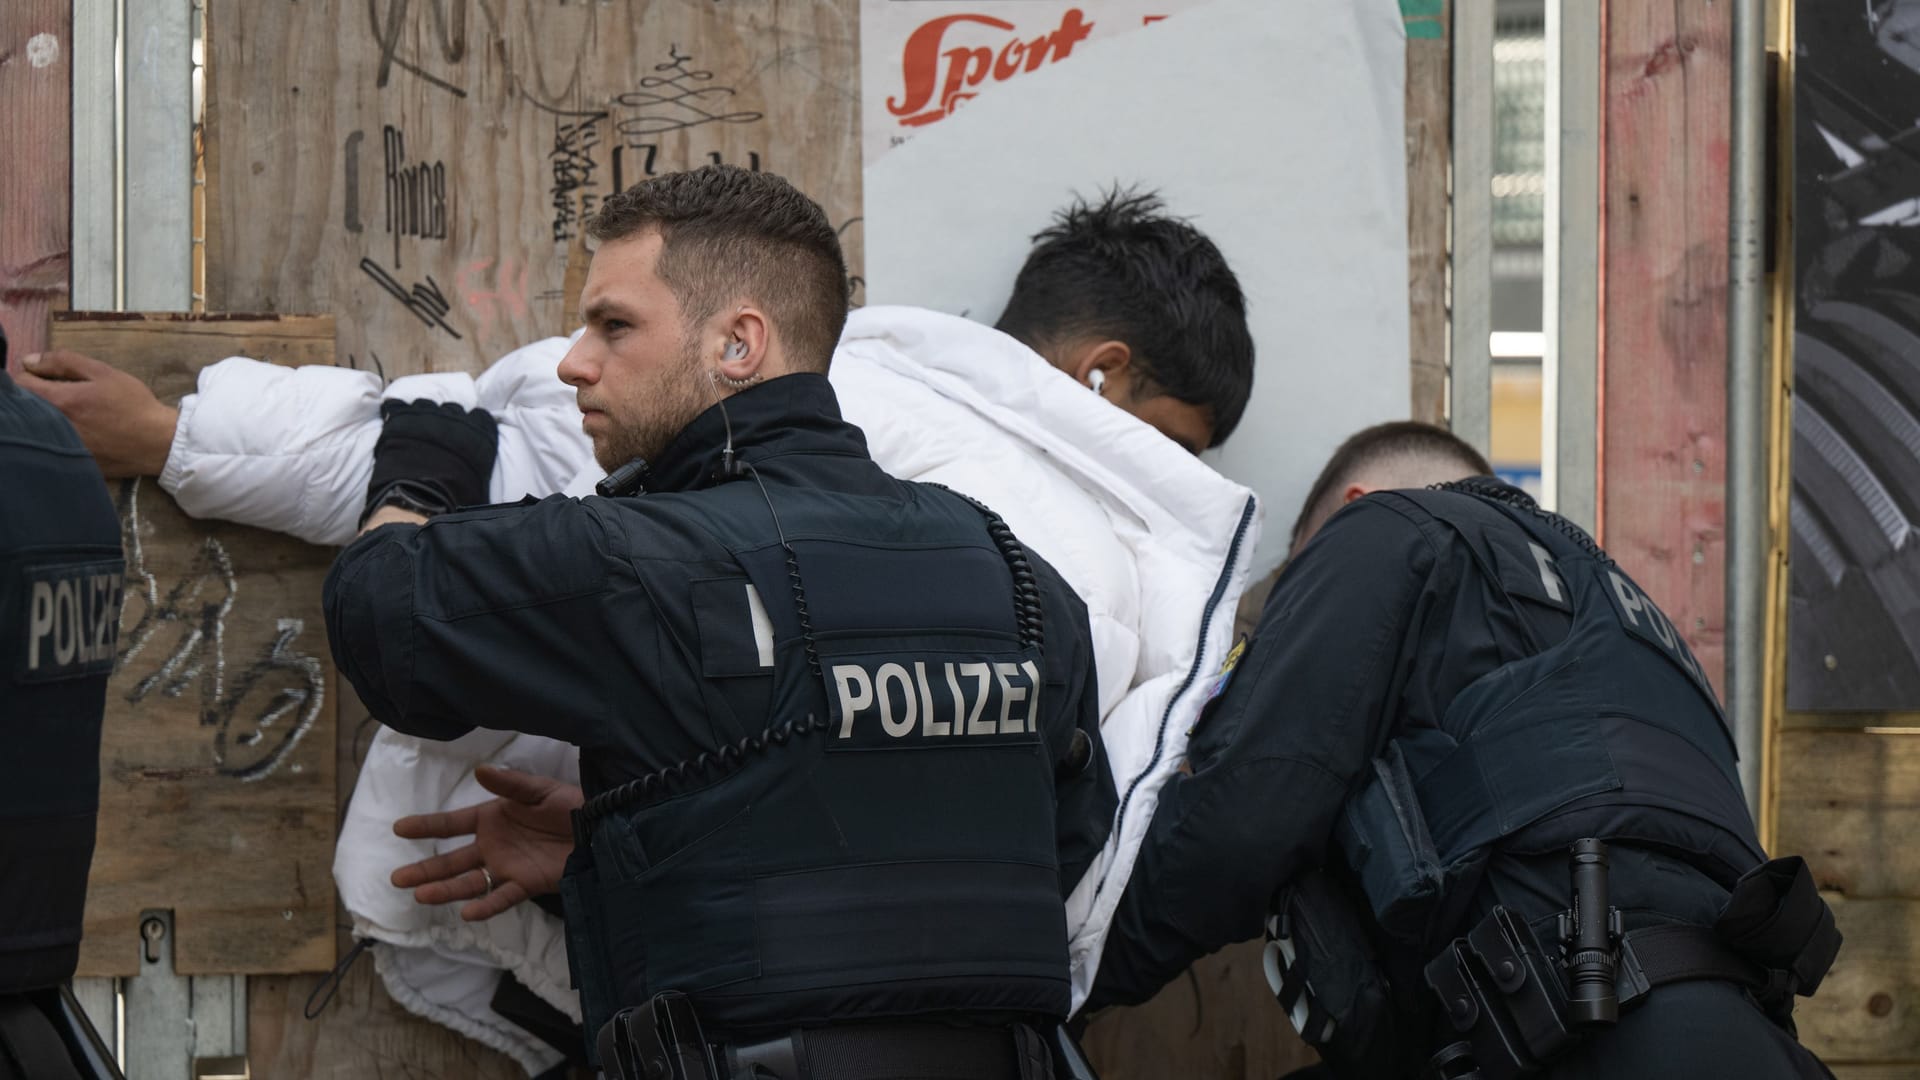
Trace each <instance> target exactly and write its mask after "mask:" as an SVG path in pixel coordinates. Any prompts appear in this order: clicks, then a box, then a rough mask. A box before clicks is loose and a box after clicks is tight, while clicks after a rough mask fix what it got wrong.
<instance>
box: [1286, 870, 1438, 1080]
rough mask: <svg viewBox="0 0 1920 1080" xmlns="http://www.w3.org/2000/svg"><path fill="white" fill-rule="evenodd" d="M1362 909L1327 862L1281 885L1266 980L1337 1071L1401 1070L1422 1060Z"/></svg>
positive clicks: (1387, 1072) (1302, 1031) (1343, 1074)
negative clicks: (1401, 1031) (1407, 1045)
mask: <svg viewBox="0 0 1920 1080" xmlns="http://www.w3.org/2000/svg"><path fill="white" fill-rule="evenodd" d="M1359 910H1360V908H1359V906H1358V902H1357V899H1356V898H1355V897H1353V896H1351V895H1349V893H1348V891H1347V890H1346V889H1345V888H1343V887H1342V886H1341V884H1340V882H1339V881H1338V880H1337V879H1335V878H1334V877H1333V876H1332V875H1331V874H1330V873H1328V872H1327V871H1326V870H1323V869H1322V870H1314V871H1312V872H1310V873H1307V874H1304V875H1302V876H1301V877H1300V878H1299V879H1298V880H1296V881H1295V882H1293V883H1292V884H1290V885H1288V886H1287V887H1286V888H1285V889H1283V890H1281V893H1280V896H1279V898H1278V899H1277V900H1276V901H1275V904H1274V914H1273V916H1272V917H1271V918H1270V919H1269V920H1268V925H1267V949H1266V956H1265V967H1266V973H1267V985H1268V986H1269V987H1270V988H1271V989H1272V990H1273V994H1274V999H1275V1000H1276V1001H1278V1002H1279V1003H1280V1007H1281V1009H1283V1010H1285V1011H1286V1013H1287V1017H1288V1019H1289V1020H1290V1021H1291V1022H1292V1023H1293V1027H1294V1030H1296V1031H1298V1032H1299V1033H1300V1037H1301V1039H1303V1040H1304V1041H1305V1042H1306V1043H1307V1044H1308V1045H1310V1046H1312V1047H1313V1048H1314V1049H1315V1050H1317V1051H1319V1053H1320V1057H1321V1060H1323V1061H1324V1062H1326V1064H1327V1066H1328V1067H1329V1068H1330V1069H1331V1070H1332V1071H1333V1072H1334V1074H1335V1075H1337V1076H1341V1077H1382V1076H1394V1075H1400V1074H1401V1072H1402V1070H1403V1068H1404V1067H1405V1066H1407V1065H1410V1064H1417V1059H1415V1060H1414V1061H1406V1060H1404V1058H1405V1057H1406V1055H1405V1051H1404V1048H1403V1046H1402V1042H1403V1040H1401V1039H1400V1038H1398V1037H1397V1033H1396V1030H1395V1028H1396V1025H1395V1019H1394V1018H1395V1007H1394V1005H1395V1003H1394V1001H1393V1000H1392V991H1391V987H1390V985H1389V981H1388V978H1387V976H1386V974H1385V972H1383V971H1382V970H1381V968H1380V965H1379V964H1378V963H1377V962H1376V960H1375V954H1374V946H1373V943H1372V941H1371V940H1370V939H1369V938H1368V936H1367V933H1366V931H1365V929H1364V928H1363V927H1362V926H1361V923H1360V919H1359V916H1358V914H1357V913H1358V911H1359Z"/></svg>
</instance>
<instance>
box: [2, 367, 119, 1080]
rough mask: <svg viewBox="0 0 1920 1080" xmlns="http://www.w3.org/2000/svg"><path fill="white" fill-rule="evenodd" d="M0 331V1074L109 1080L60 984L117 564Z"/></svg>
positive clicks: (93, 475) (75, 895)
mask: <svg viewBox="0 0 1920 1080" xmlns="http://www.w3.org/2000/svg"><path fill="white" fill-rule="evenodd" d="M6 357H7V347H6V335H5V334H4V333H3V332H0V478H4V479H3V480H0V730H4V731H5V733H6V753H5V754H0V1080H15V1078H31V1080H62V1078H67V1077H89V1078H92V1077H116V1078H117V1077H118V1076H119V1075H120V1072H119V1070H118V1069H117V1068H116V1067H115V1066H114V1063H113V1058H112V1057H111V1056H110V1055H109V1054H108V1053H107V1052H106V1050H105V1048H104V1047H102V1046H101V1045H100V1042H99V1039H98V1037H97V1036H96V1035H95V1034H94V1031H93V1028H92V1026H91V1025H90V1024H88V1023H87V1018H86V1014H85V1013H83V1012H81V1011H80V1007H79V1004H78V1003H77V1002H75V1001H74V999H73V995H72V993H71V992H70V991H69V989H68V986H67V982H68V980H70V979H72V978H73V971H74V966H75V965H76V964H77V963H78V962H79V959H80V929H81V924H82V915H83V913H84V911H85V908H86V897H87V869H88V867H89V866H90V865H91V864H92V862H93V829H94V816H95V814H96V812H97V811H98V810H99V806H100V717H101V714H102V712H104V711H105V708H106V693H107V678H108V676H109V675H110V674H111V673H112V671H113V662H114V657H115V655H116V650H117V646H118V640H119V632H120V597H121V589H122V583H123V580H124V574H125V569H126V563H125V561H124V560H123V559H122V558H121V554H120V523H119V516H118V515H117V514H116V513H115V512H114V509H113V501H112V499H110V498H109V497H108V495H107V490H106V486H105V485H104V484H103V483H102V482H101V479H100V470H99V469H98V468H96V467H95V465H94V463H93V458H92V457H91V456H90V455H89V454H88V453H87V450H86V447H84V446H82V445H81V444H80V437H79V436H78V435H76V434H74V431H73V425H71V424H69V423H67V421H66V419H65V418H64V417H62V416H61V415H60V413H59V411H58V410H56V409H55V408H54V407H53V406H51V405H49V404H47V403H46V402H44V401H42V400H40V399H39V398H37V397H35V396H33V395H32V394H29V393H27V392H26V391H25V390H22V389H20V388H19V387H18V386H16V385H15V384H14V381H13V379H12V377H11V376H9V375H8V374H7V371H6Z"/></svg>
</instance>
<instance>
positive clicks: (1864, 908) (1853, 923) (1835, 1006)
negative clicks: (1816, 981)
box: [1794, 895, 1920, 1063]
mask: <svg viewBox="0 0 1920 1080" xmlns="http://www.w3.org/2000/svg"><path fill="white" fill-rule="evenodd" d="M1827 901H1828V902H1829V903H1831V904H1832V905H1833V912H1834V918H1835V920H1836V921H1837V922H1838V923H1839V925H1840V932H1841V933H1842V934H1844V935H1846V939H1847V940H1846V944H1845V945H1843V946H1841V949H1840V958H1839V959H1838V960H1836V961H1835V962H1834V965H1833V970H1832V971H1831V972H1829V973H1828V974H1827V978H1826V981H1825V982H1823V983H1821V984H1820V992H1819V993H1818V994H1815V995H1814V996H1813V997H1811V998H1801V999H1799V1000H1798V1001H1797V1002H1796V1004H1795V1008H1794V1020H1795V1022H1796V1023H1797V1024H1798V1025H1799V1028H1800V1041H1801V1042H1803V1043H1805V1044H1806V1046H1807V1048H1808V1049H1809V1050H1812V1051H1813V1052H1814V1053H1816V1054H1819V1055H1820V1057H1821V1059H1822V1060H1826V1061H1850V1062H1862V1063H1871V1062H1893V1061H1920V968H1916V967H1915V966H1914V964H1913V962H1912V960H1911V959H1910V958H1911V957H1912V956H1913V955H1914V952H1915V945H1916V943H1920V901H1914V900H1845V899H1841V898H1840V897H1838V896H1835V895H1829V896H1828V897H1827Z"/></svg>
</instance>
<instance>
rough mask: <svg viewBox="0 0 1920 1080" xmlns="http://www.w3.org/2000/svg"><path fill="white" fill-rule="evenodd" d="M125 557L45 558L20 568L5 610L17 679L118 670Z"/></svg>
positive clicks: (73, 676)
mask: <svg viewBox="0 0 1920 1080" xmlns="http://www.w3.org/2000/svg"><path fill="white" fill-rule="evenodd" d="M125 569H126V567H125V563H124V562H122V561H121V560H120V559H117V558H116V559H93V560H87V561H76V562H43V563H33V564H30V565H27V566H24V567H22V568H21V570H20V574H21V577H20V580H19V582H18V585H19V587H18V588H17V589H16V590H14V592H13V596H14V598H15V599H14V600H13V602H11V603H10V604H9V605H8V610H6V611H5V612H4V613H0V614H4V617H5V620H6V622H7V623H10V624H12V625H11V626H10V627H9V629H8V630H7V631H6V632H5V633H4V639H11V640H13V641H15V642H16V643H17V644H16V645H15V647H14V650H13V651H14V653H15V660H14V663H13V665H12V667H13V674H14V681H16V682H20V683H38V682H52V681H54V680H56V679H77V678H80V677H82V676H86V675H98V674H102V673H105V672H109V671H112V670H113V663H114V658H115V656H116V655H117V653H118V650H119V644H120V599H121V590H122V588H123V587H124V583H125Z"/></svg>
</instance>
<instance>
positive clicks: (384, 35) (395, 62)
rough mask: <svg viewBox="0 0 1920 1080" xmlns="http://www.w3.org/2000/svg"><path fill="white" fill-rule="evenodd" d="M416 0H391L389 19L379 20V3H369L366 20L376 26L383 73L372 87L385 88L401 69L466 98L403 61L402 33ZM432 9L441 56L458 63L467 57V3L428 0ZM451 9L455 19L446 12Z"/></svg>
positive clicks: (418, 68)
mask: <svg viewBox="0 0 1920 1080" xmlns="http://www.w3.org/2000/svg"><path fill="white" fill-rule="evenodd" d="M412 2H413V0H389V3H390V5H391V6H389V7H388V8H387V17H386V18H385V19H384V20H383V19H382V18H381V17H380V0H367V18H368V20H370V21H371V22H372V23H373V36H374V39H375V40H376V41H377V42H378V43H379V45H380V71H379V74H378V75H377V76H376V77H375V78H374V81H373V84H374V85H375V86H377V87H380V88H382V89H384V88H385V87H386V85H387V81H388V80H389V79H390V78H391V77H392V76H393V69H394V68H396V67H398V68H400V69H402V70H404V71H411V72H412V73H414V74H415V75H418V76H420V77H421V78H422V79H425V80H426V81H427V82H429V83H431V84H433V85H434V86H437V87H439V88H440V89H442V90H445V91H447V92H448V93H450V94H452V95H453V96H454V97H460V98H463V97H466V96H467V92H466V91H465V90H462V89H461V88H460V87H458V86H455V85H453V84H452V83H450V82H448V81H446V80H445V79H442V78H440V77H438V76H435V75H432V74H429V73H428V72H427V71H426V69H424V68H422V67H420V66H419V65H418V64H414V63H410V62H408V61H406V60H402V59H401V58H400V56H399V55H398V49H399V47H400V34H401V32H402V31H403V30H405V29H406V26H407V10H408V8H409V7H410V6H411V4H412ZM427 2H428V3H429V4H431V5H432V6H433V26H434V30H435V32H436V33H437V35H438V37H439V39H440V55H441V56H444V57H445V58H446V60H447V62H448V63H449V64H458V63H460V62H461V61H462V60H464V59H466V56H467V0H427ZM449 7H451V8H452V17H451V18H449V17H448V11H447V9H448V8H449Z"/></svg>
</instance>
